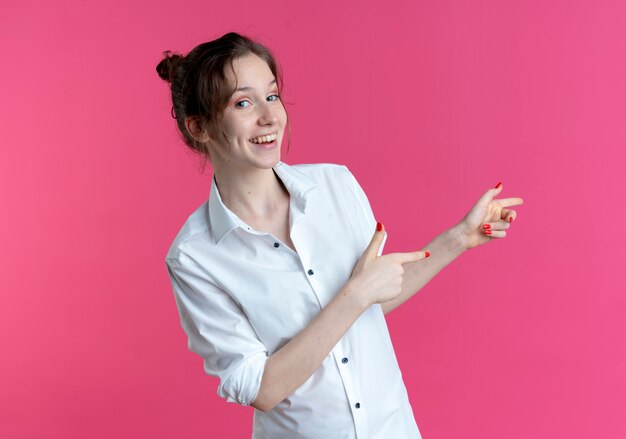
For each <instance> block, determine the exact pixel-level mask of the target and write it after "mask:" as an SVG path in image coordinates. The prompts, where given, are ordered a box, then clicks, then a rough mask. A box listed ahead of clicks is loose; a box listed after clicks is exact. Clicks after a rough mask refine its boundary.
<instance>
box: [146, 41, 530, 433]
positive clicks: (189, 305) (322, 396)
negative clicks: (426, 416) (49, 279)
mask: <svg viewBox="0 0 626 439" xmlns="http://www.w3.org/2000/svg"><path fill="white" fill-rule="evenodd" d="M164 56H165V57H164V59H163V60H162V61H161V62H160V63H159V65H158V66H157V71H158V73H159V75H160V77H161V78H162V79H164V80H166V81H168V82H169V83H171V93H172V102H173V107H172V112H173V113H172V116H173V117H174V118H175V119H176V121H177V123H178V128H179V130H180V132H181V134H182V136H183V139H184V141H185V143H186V144H187V145H188V146H189V147H190V148H191V149H193V150H194V151H196V152H198V153H200V154H201V155H202V156H203V157H204V158H206V159H207V160H210V162H211V163H212V166H213V168H214V175H213V179H212V184H211V191H210V194H209V198H208V200H207V201H206V202H205V203H204V204H202V205H201V206H200V207H199V208H198V209H196V210H195V211H194V212H193V213H192V214H191V216H189V218H188V219H187V221H186V222H185V224H184V225H183V227H182V229H181V230H180V232H179V233H178V235H177V236H176V238H175V240H174V242H173V243H172V246H171V247H170V249H169V252H168V254H167V256H166V263H167V269H168V274H169V276H170V279H171V282H172V287H173V291H174V297H175V299H176V304H177V307H178V311H179V313H180V318H181V324H182V327H183V329H184V330H185V332H186V334H187V336H188V339H189V349H190V350H192V351H194V352H196V353H198V354H199V355H200V356H202V358H203V359H204V370H205V371H206V373H208V374H210V375H214V376H217V377H219V380H220V384H219V387H218V394H219V395H220V396H222V397H223V398H225V399H226V400H227V401H229V402H235V403H238V404H242V405H251V406H253V407H254V408H255V409H256V410H255V412H254V427H253V429H254V433H253V437H255V438H311V439H321V438H359V439H362V438H371V439H374V438H381V439H387V438H394V439H401V438H419V437H420V433H419V429H418V427H417V424H416V422H415V419H414V417H413V412H412V409H411V405H410V404H409V399H408V396H407V392H406V389H405V386H404V383H403V381H402V376H401V373H400V369H399V367H398V364H397V361H396V357H395V354H394V350H393V347H392V344H391V341H390V338H389V332H388V330H387V326H386V323H385V317H384V314H385V313H387V312H389V311H391V310H392V309H394V308H396V307H397V306H399V305H400V304H402V303H404V302H405V301H406V300H408V299H409V298H410V297H411V296H412V295H413V294H415V293H416V292H417V291H418V290H420V289H421V288H422V287H423V286H424V285H425V284H426V283H427V282H428V281H429V280H430V279H432V278H433V277H434V276H435V275H436V274H437V273H438V272H439V271H440V270H441V269H443V268H444V267H445V266H446V265H447V264H449V263H450V262H451V261H453V260H454V259H455V258H456V257H457V256H459V255H460V254H461V253H462V252H463V251H465V250H467V249H470V248H472V247H475V246H477V245H480V244H484V243H487V242H489V241H490V240H491V239H493V238H504V237H505V236H506V230H507V229H508V228H509V227H510V223H511V222H512V221H513V220H514V218H515V216H516V213H515V211H513V210H510V209H507V207H510V206H514V205H518V204H521V203H522V200H521V199H520V198H509V199H499V200H496V199H495V197H496V196H497V195H498V194H499V193H500V192H501V191H502V185H501V184H498V185H497V186H496V188H494V189H489V190H488V191H486V192H485V194H484V195H483V196H482V197H481V198H480V199H479V200H478V202H477V203H476V205H475V206H474V207H473V208H472V209H471V210H470V211H469V213H468V214H467V215H466V216H465V217H464V218H463V220H461V221H460V222H459V223H458V224H457V225H455V226H454V227H453V228H451V229H449V230H447V231H445V232H443V233H442V234H441V235H439V236H437V237H436V238H435V239H434V240H433V241H432V242H430V243H429V244H428V245H427V246H426V249H428V251H426V249H424V250H422V251H415V252H410V253H395V254H386V255H381V254H382V247H383V245H384V240H385V237H386V232H385V229H384V226H383V225H382V224H380V223H377V222H376V220H375V219H374V215H373V213H372V209H371V207H370V205H369V202H368V200H367V197H366V195H365V194H364V192H363V190H362V189H361V187H360V186H359V184H358V183H357V181H356V179H355V178H354V176H353V175H352V174H351V173H350V171H349V170H348V168H347V167H345V166H342V165H335V164H306V165H293V166H291V165H287V164H286V163H284V162H282V161H281V155H280V152H281V144H282V141H283V136H284V133H285V128H286V127H289V125H288V119H287V113H286V110H285V107H284V106H283V103H282V101H281V98H280V95H281V88H282V78H281V75H280V72H279V70H278V68H277V63H276V61H275V60H274V58H273V56H272V54H271V53H270V51H269V50H268V49H267V48H266V47H264V46H262V45H261V44H259V43H257V42H254V41H252V40H251V39H249V38H247V37H245V36H242V35H239V34H236V33H228V34H226V35H224V36H222V37H221V38H219V39H217V40H214V41H211V42H207V43H203V44H200V45H198V46H197V47H195V48H194V49H193V50H192V51H191V52H190V53H189V54H188V55H187V56H184V57H183V56H180V55H176V54H172V53H171V52H169V51H168V52H164ZM429 252H431V253H432V255H430V254H429ZM429 256H430V257H429Z"/></svg>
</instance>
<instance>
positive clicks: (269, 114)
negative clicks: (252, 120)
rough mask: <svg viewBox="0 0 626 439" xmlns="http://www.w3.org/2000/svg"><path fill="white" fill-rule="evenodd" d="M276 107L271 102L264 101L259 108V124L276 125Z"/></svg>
mask: <svg viewBox="0 0 626 439" xmlns="http://www.w3.org/2000/svg"><path fill="white" fill-rule="evenodd" d="M277 111H278V109H277V108H276V105H275V104H273V103H272V102H265V103H264V104H263V105H261V107H260V110H259V124H260V125H276V124H277V123H278V114H277Z"/></svg>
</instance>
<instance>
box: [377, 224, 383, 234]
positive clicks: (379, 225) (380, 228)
mask: <svg viewBox="0 0 626 439" xmlns="http://www.w3.org/2000/svg"><path fill="white" fill-rule="evenodd" d="M382 229H383V225H382V224H381V223H376V231H377V232H380V231H381V230H382Z"/></svg>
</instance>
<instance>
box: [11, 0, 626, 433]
mask: <svg viewBox="0 0 626 439" xmlns="http://www.w3.org/2000/svg"><path fill="white" fill-rule="evenodd" d="M182 5H183V6H182V7H181V6H178V4H175V3H174V2H171V1H170V2H164V1H149V2H148V1H145V2H128V1H121V0H114V1H111V0H109V1H106V2H98V3H96V2H87V1H77V0H72V1H69V0H65V1H55V2H44V1H40V2H32V1H19V2H11V3H10V4H7V5H4V6H3V7H2V14H1V15H0V45H1V46H0V49H1V52H0V53H1V57H2V61H1V63H2V68H1V70H0V79H1V82H0V102H2V106H1V107H0V135H1V140H0V142H1V146H0V203H1V206H2V214H1V215H0V240H1V241H0V242H2V252H1V256H0V258H1V259H0V267H1V270H2V273H1V274H2V275H1V276H0V291H1V292H2V295H1V296H0V297H1V298H2V303H1V305H0V352H2V361H1V362H0V389H1V390H0V437H3V438H85V437H89V438H96V439H97V438H147V437H150V438H178V437H180V438H182V437H185V438H222V437H224V438H226V437H229V438H230V437H232V438H235V437H249V435H250V431H251V417H252V409H251V408H246V407H241V406H238V405H235V404H227V403H226V402H225V401H224V400H222V399H220V398H219V397H218V396H217V395H216V393H215V392H216V387H217V379H215V378H212V377H208V376H207V375H205V374H204V372H203V370H202V360H201V359H200V357H198V356H196V354H193V353H191V352H189V351H188V350H187V339H186V336H185V334H184V332H183V330H182V328H181V327H180V322H179V316H178V313H177V311H176V308H175V303H174V299H173V294H172V291H171V287H170V283H169V279H168V277H167V273H166V270H165V263H164V257H165V253H166V251H167V248H168V247H169V245H170V243H171V241H172V239H173V238H174V236H175V235H176V233H177V231H178V230H179V228H180V226H181V225H182V223H183V222H184V221H185V219H186V218H187V216H188V215H189V214H190V213H191V212H192V211H193V210H194V209H195V208H196V207H197V206H198V205H200V204H201V203H202V202H203V201H204V200H205V199H206V197H207V196H208V194H209V189H210V177H211V174H210V169H209V170H208V171H207V172H206V173H205V174H204V175H202V174H201V173H200V172H199V170H198V169H199V165H198V163H199V161H198V160H197V159H195V158H194V157H193V156H192V155H191V154H190V153H188V152H187V151H186V147H185V146H184V145H183V143H182V141H180V140H179V138H178V134H177V132H176V127H175V123H174V120H173V119H172V118H171V117H170V102H169V96H168V90H167V86H166V84H165V83H164V82H162V81H161V80H160V79H159V78H158V76H157V74H156V72H155V66H156V64H157V63H158V61H159V60H160V58H161V52H162V51H164V50H167V49H171V50H175V51H179V52H183V53H187V52H188V51H189V50H191V49H192V48H193V47H194V46H195V45H196V44H198V43H200V42H203V41H206V40H210V39H213V38H217V37H219V36H221V35H222V34H224V33H226V32H228V31H231V30H233V31H239V32H242V33H246V34H248V35H250V36H253V37H256V38H258V39H259V40H260V41H262V42H264V43H265V44H267V45H268V46H269V47H270V48H271V49H273V51H274V52H275V54H276V55H277V57H278V59H279V61H280V63H281V65H282V67H283V71H284V74H285V84H286V89H285V97H286V99H287V101H288V102H290V105H289V106H288V110H289V112H290V116H291V120H292V126H293V139H292V144H291V148H290V152H289V154H288V155H287V156H283V157H284V158H283V159H284V160H285V161H286V162H287V163H290V164H295V163H311V162H333V163H341V164H345V165H347V166H348V167H349V168H350V169H351V170H352V172H353V173H354V174H355V175H356V176H357V178H358V179H359V181H360V182H361V185H362V186H363V188H364V189H365V190H366V193H367V194H368V196H369V198H370V201H371V204H372V206H373V208H374V212H375V213H376V215H377V217H378V218H379V219H380V220H381V221H382V222H384V223H385V225H386V227H387V229H388V231H389V239H388V241H387V246H386V249H385V250H386V252H392V251H409V250H412V249H417V248H420V247H421V246H423V245H424V244H426V243H427V242H428V241H429V240H430V239H432V238H433V237H434V236H435V235H437V234H438V233H440V232H442V231H443V230H445V229H447V228H448V227H450V226H452V225H454V224H455V223H456V222H457V221H459V220H460V219H461V218H462V217H463V215H465V213H466V212H467V210H468V209H469V208H470V207H471V206H472V205H473V203H474V202H475V200H476V199H477V198H478V197H479V196H480V195H481V194H482V193H483V192H484V191H485V190H486V189H488V188H490V187H493V186H494V185H495V184H496V183H497V182H498V181H502V182H503V183H504V191H503V192H502V197H507V196H521V197H523V198H524V200H525V205H524V206H521V207H519V208H517V211H518V214H519V215H518V219H517V221H516V222H514V223H513V227H512V229H511V230H510V234H509V236H508V237H507V238H506V239H504V240H500V241H496V242H493V243H491V244H488V245H485V246H482V247H479V248H478V249H475V250H472V251H470V252H469V253H467V254H465V255H463V256H461V257H460V258H459V259H458V260H457V261H455V262H454V263H453V264H452V265H450V266H449V267H448V268H446V269H445V270H444V271H443V272H442V274H440V275H439V276H438V277H436V278H435V279H434V280H433V281H432V282H431V283H430V284H428V285H427V286H426V287H425V288H424V289H423V290H422V291H420V292H419V294H418V295H416V296H415V297H414V298H413V299H412V300H411V301H409V302H408V303H406V304H405V305H403V306H402V307H401V308H399V309H398V310H396V311H394V312H392V313H391V314H389V316H388V322H389V327H390V331H391V333H392V339H393V341H394V346H395V349H396V354H397V357H398V360H399V362H400V366H401V368H402V371H403V376H404V380H405V383H406V385H407V388H408V391H409V395H410V399H411V403H412V406H413V409H414V413H415V417H416V420H417V422H418V425H419V426H420V429H421V431H422V434H423V436H424V438H425V439H434V438H441V439H444V438H446V439H447V438H481V439H487V438H494V439H495V438H510V439H514V438H530V437H532V438H561V437H567V438H570V439H571V438H589V437H594V438H623V437H626V425H625V424H624V422H623V419H624V418H623V416H624V415H625V414H626V378H625V371H626V336H625V334H626V319H625V318H624V314H625V313H624V310H625V305H626V300H625V298H624V291H625V290H626V289H625V288H624V280H623V274H624V269H623V263H622V261H623V260H624V256H623V255H622V252H623V249H624V247H625V245H624V244H626V243H625V238H624V230H623V223H624V218H625V214H626V209H625V207H624V201H623V196H624V192H625V191H624V189H625V187H626V185H625V183H626V181H625V178H624V176H623V173H624V168H625V167H624V156H625V154H624V147H625V141H626V124H625V123H624V116H625V114H626V112H625V102H626V84H625V78H626V20H625V19H626V7H625V4H624V2H622V1H620V0H615V1H609V0H600V1H598V0H593V1H591V0H588V1H546V0H542V1H525V2H519V1H517V2H512V1H505V2H503V1H493V0H482V1H471V2H470V1H467V2H462V1H438V2H431V1H421V0H420V1H396V2H341V1H314V2H300V1H298V2H290V1H264V2H259V1H249V2H241V1H239V2H236V6H235V3H232V2H219V3H217V2H207V1H195V0H193V1H186V2H183V3H182ZM231 5H232V6H231ZM235 8H236V9H235ZM283 146H284V148H283V151H285V150H286V144H285V145H283ZM620 419H621V420H620Z"/></svg>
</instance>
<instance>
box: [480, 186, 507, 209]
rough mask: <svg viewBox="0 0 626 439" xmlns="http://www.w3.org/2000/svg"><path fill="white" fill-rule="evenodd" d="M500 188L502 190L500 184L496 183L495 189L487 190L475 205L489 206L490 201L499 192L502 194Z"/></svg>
mask: <svg viewBox="0 0 626 439" xmlns="http://www.w3.org/2000/svg"><path fill="white" fill-rule="evenodd" d="M502 188H503V186H502V183H498V184H497V185H496V187H494V188H492V189H489V190H487V192H485V193H484V194H483V196H482V197H480V199H479V200H478V202H477V203H476V204H478V205H483V204H484V205H486V204H489V202H490V201H491V200H493V199H494V198H495V197H496V196H497V195H498V194H499V193H500V192H502Z"/></svg>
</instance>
